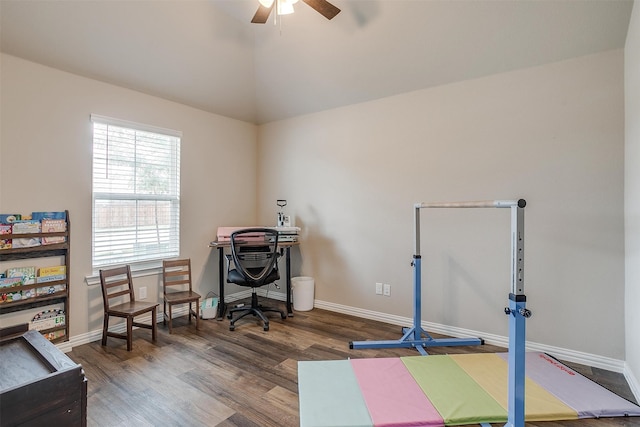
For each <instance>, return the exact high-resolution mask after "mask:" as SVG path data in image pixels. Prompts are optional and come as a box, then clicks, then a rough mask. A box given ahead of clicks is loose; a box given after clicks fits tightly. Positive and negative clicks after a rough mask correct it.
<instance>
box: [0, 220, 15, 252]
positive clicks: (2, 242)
mask: <svg viewBox="0 0 640 427" xmlns="http://www.w3.org/2000/svg"><path fill="white" fill-rule="evenodd" d="M12 228H13V227H12V226H11V224H0V249H11V246H12V243H11V239H3V238H2V235H3V234H11V230H12Z"/></svg>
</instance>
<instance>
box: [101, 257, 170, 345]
mask: <svg viewBox="0 0 640 427" xmlns="http://www.w3.org/2000/svg"><path fill="white" fill-rule="evenodd" d="M100 284H101V285H102V300H103V302H104V326H103V328H102V345H107V337H108V336H109V337H113V338H121V339H126V340H127V351H131V347H132V344H133V333H132V332H133V327H134V326H137V327H139V328H146V329H151V339H152V340H153V341H155V340H156V335H157V333H156V330H157V327H156V307H158V305H159V304H158V303H153V302H143V301H136V297H135V293H134V292H133V281H132V280H131V268H130V267H129V266H128V265H127V266H124V267H117V268H112V269H109V270H100ZM113 299H115V300H116V301H114V303H112V302H111V301H112V300H113ZM120 301H124V302H120ZM145 313H151V324H150V325H149V324H146V323H139V322H135V321H134V318H135V317H137V316H140V315H142V314H145ZM111 316H113V317H121V318H124V319H127V332H126V333H124V334H120V333H116V332H109V318H110V317H111Z"/></svg>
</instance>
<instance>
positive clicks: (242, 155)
mask: <svg viewBox="0 0 640 427" xmlns="http://www.w3.org/2000/svg"><path fill="white" fill-rule="evenodd" d="M1 59H2V62H1V65H2V70H1V77H0V78H1V81H0V83H1V85H0V88H1V89H0V90H1V91H2V92H1V93H2V100H1V105H0V108H1V117H0V123H1V124H2V128H1V134H0V137H1V138H0V211H2V212H4V213H6V212H16V213H30V212H32V211H54V210H64V209H68V210H69V216H70V220H71V275H70V292H71V307H70V316H71V326H70V327H71V330H70V334H71V337H74V336H77V335H79V334H83V333H86V332H89V331H95V330H100V329H101V327H102V326H101V325H102V297H101V294H100V290H99V286H91V287H89V286H87V284H86V283H85V281H84V277H85V276H86V275H90V274H91V272H92V269H91V164H92V157H91V156H92V153H91V146H92V133H91V132H92V131H91V122H90V118H89V116H90V114H92V113H95V114H100V115H104V116H110V117H115V118H120V119H125V120H130V121H134V122H139V123H144V124H149V125H154V126H159V127H164V128H170V129H175V130H179V131H182V132H183V138H182V151H181V161H182V162H181V163H182V165H181V172H182V178H181V219H182V221H181V239H180V240H181V255H182V256H185V257H191V259H192V264H193V268H194V281H195V286H196V288H197V290H199V291H200V292H201V293H202V294H203V295H204V294H206V293H207V292H208V291H209V290H212V289H213V290H217V289H218V285H217V283H218V275H217V271H218V269H217V265H218V264H217V254H215V253H212V251H211V250H210V249H209V248H208V247H207V245H208V243H209V242H210V241H211V240H213V239H215V235H216V229H217V227H218V226H220V225H229V224H240V225H242V224H251V223H254V222H255V212H256V201H255V197H254V194H255V192H256V184H255V173H254V172H253V170H254V168H253V167H251V165H255V164H256V152H257V148H256V127H255V126H254V125H251V124H247V123H244V122H240V121H237V120H231V119H228V118H224V117H221V116H217V115H213V114H209V113H205V112H203V111H200V110H196V109H193V108H189V107H185V106H183V105H180V104H176V103H173V102H169V101H165V100H162V99H159V98H155V97H152V96H147V95H143V94H141V93H138V92H134V91H131V90H127V89H123V88H120V87H116V86H112V85H108V84H104V83H100V82H98V81H95V80H90V79H86V78H82V77H78V76H76V75H72V74H69V73H65V72H61V71H58V70H55V69H52V68H47V67H44V66H41V65H37V64H34V63H31V62H27V61H24V60H22V59H18V58H16V57H13V56H8V55H4V54H3V55H2V57H1ZM239 159H241V160H239ZM238 161H242V163H243V165H249V167H247V168H243V173H238V172H237V163H238ZM238 194H249V195H250V196H249V197H238ZM135 282H136V286H147V287H148V288H149V299H151V300H154V299H156V298H157V295H158V292H157V291H158V284H159V278H158V276H157V275H153V276H150V277H142V278H139V279H136V280H135ZM26 314H27V313H19V314H16V315H14V316H25V315H26ZM31 316H33V312H31ZM2 320H3V321H5V320H6V321H7V322H11V320H10V319H9V318H8V317H3V319H2ZM27 320H29V319H27Z"/></svg>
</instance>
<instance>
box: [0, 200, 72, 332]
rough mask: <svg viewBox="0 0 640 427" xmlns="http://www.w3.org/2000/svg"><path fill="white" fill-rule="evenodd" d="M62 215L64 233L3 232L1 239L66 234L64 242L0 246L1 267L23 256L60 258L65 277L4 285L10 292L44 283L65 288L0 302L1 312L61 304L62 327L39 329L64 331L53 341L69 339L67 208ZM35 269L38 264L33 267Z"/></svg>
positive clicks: (32, 287)
mask: <svg viewBox="0 0 640 427" xmlns="http://www.w3.org/2000/svg"><path fill="white" fill-rule="evenodd" d="M65 217H66V222H67V230H66V231H63V232H53V233H29V234H3V235H2V239H3V240H4V239H12V240H13V239H20V238H34V237H59V236H64V237H66V241H65V242H63V243H54V244H50V245H40V246H32V247H29V248H10V249H0V263H2V270H6V268H8V267H10V264H7V263H10V262H11V261H16V260H24V259H37V258H48V257H63V258H64V265H65V267H66V268H65V270H66V272H65V274H66V277H65V278H64V279H63V280H53V281H49V282H41V283H37V277H36V283H33V284H30V285H21V286H15V287H11V288H3V289H6V290H10V291H11V292H19V291H23V292H24V291H28V290H31V289H37V288H44V287H47V286H55V285H65V288H64V291H58V292H54V293H51V294H47V295H40V296H35V297H31V298H26V299H21V300H18V301H11V302H3V303H0V315H2V314H7V313H13V312H16V311H23V310H30V309H34V308H38V307H45V306H50V305H59V304H62V305H63V307H64V315H65V322H64V326H57V327H54V328H50V329H46V330H42V331H40V332H41V333H42V334H48V333H51V332H55V331H59V330H64V331H65V333H64V336H63V337H59V338H56V339H54V340H52V342H54V343H57V342H63V341H68V340H69V319H70V318H69V277H70V273H71V269H70V256H69V255H70V253H69V251H70V246H71V245H70V241H71V239H70V236H71V223H70V221H69V211H65ZM36 268H37V266H36Z"/></svg>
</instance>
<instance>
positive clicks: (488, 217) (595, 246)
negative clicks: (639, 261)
mask: <svg viewBox="0 0 640 427" xmlns="http://www.w3.org/2000/svg"><path fill="white" fill-rule="evenodd" d="M623 63H624V61H623V51H622V50H616V51H609V52H605V53H601V54H596V55H592V56H587V57H582V58H577V59H572V60H568V61H564V62H559V63H555V64H551V65H546V66H541V67H536V68H530V69H524V70H519V71H515V72H509V73H504V74H499V75H494V76H490V77H486V78H482V79H477V80H471V81H464V82H460V83H456V84H451V85H446V86H440V87H436V88H432V89H426V90H422V91H416V92H411V93H407V94H404V95H399V96H395V97H390V98H385V99H381V100H378V101H373V102H367V103H363V104H359V105H352V106H348V107H344V108H339V109H334V110H330V111H325V112H321V113H317V114H312V115H307V116H302V117H298V118H294V119H290V120H286V121H282V122H274V123H270V124H267V125H264V126H261V127H260V129H259V141H260V143H259V150H260V156H259V162H260V165H261V167H260V168H259V171H260V172H259V178H260V179H259V186H258V195H259V211H260V213H259V219H260V220H262V222H265V223H269V222H274V221H275V212H276V210H277V207H276V206H275V201H276V199H279V198H286V199H288V201H289V206H287V208H286V211H287V213H289V214H291V215H292V217H293V218H295V222H296V224H297V225H299V226H301V227H303V229H304V233H303V234H304V236H303V237H304V238H303V240H302V245H301V251H300V253H301V255H300V257H301V261H302V264H301V268H300V271H298V272H296V273H302V274H304V275H310V276H313V277H314V278H315V283H316V295H315V296H316V299H318V300H320V301H322V302H325V303H329V304H340V305H343V306H348V307H355V308H358V309H366V310H372V311H376V312H381V313H389V314H391V315H397V316H403V317H408V318H411V317H412V301H413V294H412V290H413V283H412V269H411V267H410V261H411V257H412V254H413V204H414V203H415V202H421V201H467V200H493V199H516V198H524V199H526V200H527V202H528V205H527V208H526V214H525V218H526V242H525V247H526V260H525V277H526V281H525V282H526V294H527V297H528V307H529V308H530V309H531V310H532V311H533V313H534V316H533V317H532V318H531V319H530V320H529V321H528V324H527V328H528V340H530V341H532V342H535V343H541V344H544V345H547V346H556V347H560V348H564V349H571V350H572V351H576V352H586V353H589V354H593V355H597V356H601V357H605V358H613V359H616V360H623V359H624V357H625V347H624V234H623V233H624V227H623V225H624V224H623V162H624V158H623V156H624V109H623V108H624V88H623ZM421 218H422V227H423V233H422V237H421V241H422V256H423V263H422V266H423V280H422V284H423V313H422V318H423V320H426V321H429V322H434V323H439V324H444V325H451V326H453V327H459V328H465V329H470V330H474V331H482V332H485V333H489V334H497V335H500V336H506V335H508V321H507V318H506V316H505V315H504V313H503V308H504V306H506V305H508V299H507V297H508V292H509V265H510V264H509V263H510V253H509V211H508V209H505V210H491V209H490V210H448V211H445V210H431V211H429V212H423V213H422V217H421ZM376 282H385V283H390V284H391V286H392V292H391V296H390V297H384V296H377V295H375V292H374V289H375V283H376ZM353 339H354V340H357V339H359V336H358V331H353Z"/></svg>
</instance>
